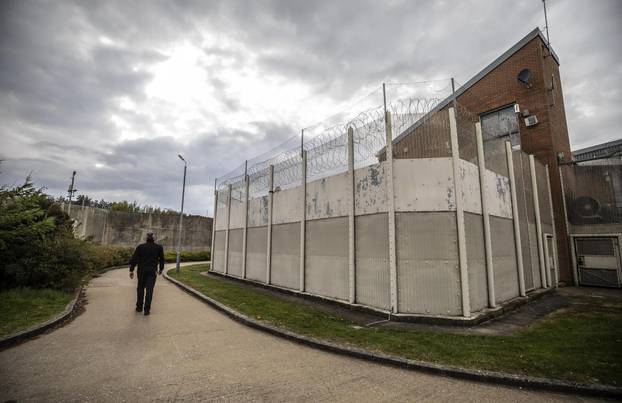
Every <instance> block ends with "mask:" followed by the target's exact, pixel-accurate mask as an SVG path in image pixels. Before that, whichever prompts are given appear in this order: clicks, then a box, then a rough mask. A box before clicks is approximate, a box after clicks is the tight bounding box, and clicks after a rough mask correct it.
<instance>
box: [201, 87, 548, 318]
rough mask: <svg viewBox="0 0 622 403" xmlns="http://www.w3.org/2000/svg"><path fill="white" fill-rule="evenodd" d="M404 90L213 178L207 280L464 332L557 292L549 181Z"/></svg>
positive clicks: (447, 109) (456, 114)
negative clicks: (514, 302) (466, 324)
mask: <svg viewBox="0 0 622 403" xmlns="http://www.w3.org/2000/svg"><path fill="white" fill-rule="evenodd" d="M441 84H442V83H441ZM445 84H447V82H445ZM401 89H402V87H400V86H394V87H391V86H387V88H386V91H385V92H384V93H383V92H378V93H380V94H381V95H385V96H384V99H383V98H382V97H377V98H374V97H368V99H365V100H364V101H365V102H363V103H367V105H366V106H367V108H366V109H362V110H364V112H361V113H353V114H340V115H338V116H337V117H338V119H341V120H340V122H338V123H337V124H332V123H334V122H331V124H327V123H326V122H324V123H323V124H320V125H317V126H316V127H314V128H312V129H306V130H305V131H304V132H303V135H304V138H303V140H302V142H301V140H300V137H298V138H297V139H296V140H295V141H294V140H291V141H289V142H286V143H285V144H284V145H282V146H280V147H279V148H278V149H277V150H276V151H275V152H273V153H269V154H265V155H264V156H262V157H260V158H256V159H255V160H253V161H249V162H247V163H246V164H243V165H241V167H240V168H238V169H237V170H235V171H234V172H232V173H230V174H228V175H226V176H225V177H223V178H220V179H219V181H218V186H217V190H216V197H215V205H216V208H215V226H214V228H215V235H214V237H213V242H214V246H213V248H212V250H213V251H214V252H213V267H212V270H213V271H215V272H218V273H222V274H225V275H228V276H234V277H238V278H243V279H247V280H249V281H256V282H261V283H265V284H269V285H271V286H274V287H282V288H287V289H290V290H295V291H298V292H300V293H309V294H314V295H318V296H322V297H325V298H329V299H334V300H336V301H341V302H343V303H348V304H359V305H364V306H366V307H369V308H372V309H376V310H379V311H383V312H391V313H392V314H394V315H434V316H450V317H466V318H470V317H474V316H476V315H477V313H478V312H481V311H482V310H484V309H486V308H494V307H496V306H498V305H499V304H501V303H503V302H505V301H508V300H510V299H513V298H516V297H519V296H524V295H526V293H527V292H529V291H530V290H532V289H537V288H544V287H550V286H552V285H553V284H555V282H556V278H557V277H556V273H555V271H554V266H556V265H554V264H553V263H552V262H554V259H553V258H552V257H554V251H551V250H548V249H550V248H547V247H546V243H545V242H546V237H547V236H554V233H555V231H554V228H553V219H552V207H551V197H550V190H549V184H548V174H547V167H545V166H543V165H542V164H540V163H539V162H538V161H535V160H534V158H533V156H530V155H526V154H525V153H523V152H521V151H513V150H512V149H511V147H510V143H509V142H506V140H507V139H506V138H498V137H495V136H494V135H492V134H491V133H486V132H482V130H481V126H480V124H479V119H478V116H477V115H473V114H471V113H470V112H469V111H468V110H467V109H465V108H464V107H463V106H462V105H460V104H459V103H457V102H455V100H454V101H453V102H449V103H441V99H442V98H441V97H438V98H437V97H434V96H430V95H429V94H430V93H432V95H434V94H438V93H439V92H440V91H436V93H435V91H434V89H433V90H432V91H428V93H426V94H425V96H424V97H420V95H421V92H418V93H417V94H414V95H413V94H412V93H411V94H409V95H408V96H406V97H400V96H398V95H401V94H400V90H401ZM427 89H428V90H429V88H427ZM376 95H377V94H376ZM385 99H386V106H385V105H384V100H385ZM357 105H361V106H362V103H361V104H357ZM552 244H553V245H554V244H555V242H552ZM547 269H548V270H547Z"/></svg>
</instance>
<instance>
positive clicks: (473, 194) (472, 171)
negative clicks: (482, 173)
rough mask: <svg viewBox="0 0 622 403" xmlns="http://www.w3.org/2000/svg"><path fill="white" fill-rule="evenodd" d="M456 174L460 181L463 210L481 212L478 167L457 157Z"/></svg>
mask: <svg viewBox="0 0 622 403" xmlns="http://www.w3.org/2000/svg"><path fill="white" fill-rule="evenodd" d="M458 162H459V164H460V165H459V167H458V175H459V176H460V180H461V181H462V192H461V193H462V195H461V196H462V201H463V204H462V205H463V206H464V211H465V212H469V213H475V214H482V196H481V190H480V187H479V167H478V166H477V165H475V164H473V163H471V162H469V161H465V160H463V159H459V160H458Z"/></svg>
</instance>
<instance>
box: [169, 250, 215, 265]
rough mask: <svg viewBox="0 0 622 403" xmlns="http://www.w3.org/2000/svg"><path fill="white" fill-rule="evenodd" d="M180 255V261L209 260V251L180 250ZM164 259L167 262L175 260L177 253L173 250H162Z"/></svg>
mask: <svg viewBox="0 0 622 403" xmlns="http://www.w3.org/2000/svg"><path fill="white" fill-rule="evenodd" d="M180 257H181V261H182V262H200V261H204V260H210V253H209V252H208V251H199V252H189V251H182V252H181V256H180ZM164 260H165V261H166V262H168V263H172V262H176V261H177V253H176V252H175V251H173V250H169V251H166V252H164Z"/></svg>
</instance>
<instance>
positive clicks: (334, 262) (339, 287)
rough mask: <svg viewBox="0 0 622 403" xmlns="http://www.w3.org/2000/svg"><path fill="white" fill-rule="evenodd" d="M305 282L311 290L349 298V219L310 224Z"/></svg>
mask: <svg viewBox="0 0 622 403" xmlns="http://www.w3.org/2000/svg"><path fill="white" fill-rule="evenodd" d="M306 231H307V233H306V246H305V247H306V258H305V261H306V263H305V282H306V289H307V291H308V292H310V293H313V294H318V295H322V296H327V297H332V298H338V299H343V300H346V299H347V298H348V218H347V217H338V218H330V219H323V220H311V221H308V222H307V224H306Z"/></svg>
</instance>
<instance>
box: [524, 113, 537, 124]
mask: <svg viewBox="0 0 622 403" xmlns="http://www.w3.org/2000/svg"><path fill="white" fill-rule="evenodd" d="M537 124H538V118H537V117H536V115H531V116H527V117H526V118H525V126H527V127H529V126H535V125H537Z"/></svg>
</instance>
